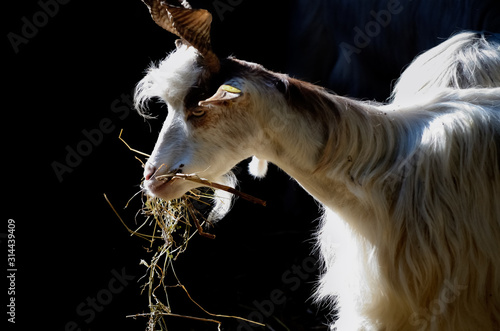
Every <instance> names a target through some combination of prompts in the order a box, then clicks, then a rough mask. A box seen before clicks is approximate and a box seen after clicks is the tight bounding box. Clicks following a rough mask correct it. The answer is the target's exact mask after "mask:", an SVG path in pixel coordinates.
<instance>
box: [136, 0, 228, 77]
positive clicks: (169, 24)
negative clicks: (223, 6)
mask: <svg viewBox="0 0 500 331" xmlns="http://www.w3.org/2000/svg"><path fill="white" fill-rule="evenodd" d="M142 1H143V2H144V3H145V4H146V6H148V8H149V12H150V13H151V17H152V18H153V20H154V21H155V22H156V24H158V25H159V26H161V27H162V28H164V29H165V30H167V31H169V32H171V33H173V34H175V35H177V36H179V37H181V38H182V39H184V40H185V41H187V42H188V43H189V44H190V45H191V46H193V47H194V48H196V49H197V50H198V52H200V54H201V55H202V56H203V58H204V59H205V65H206V66H207V68H208V70H209V71H210V72H217V71H219V69H220V62H219V59H218V58H217V56H216V55H215V54H214V52H213V51H212V46H211V43H210V25H211V23H212V14H210V12H208V11H207V10H205V9H192V8H191V6H190V5H189V3H188V2H187V1H186V0H184V1H178V2H180V6H175V5H172V4H169V3H166V2H165V1H159V0H142Z"/></svg>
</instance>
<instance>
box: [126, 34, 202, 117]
mask: <svg viewBox="0 0 500 331" xmlns="http://www.w3.org/2000/svg"><path fill="white" fill-rule="evenodd" d="M198 56H199V55H198V52H197V51H196V49H194V48H193V47H191V46H189V45H185V44H181V43H180V44H178V45H177V48H176V49H175V50H174V51H172V52H171V53H170V54H168V56H167V57H166V58H165V59H164V60H163V61H161V62H160V63H159V64H151V65H150V67H149V69H148V70H147V73H146V76H145V77H144V78H143V79H142V80H141V81H140V82H139V83H138V84H137V86H136V89H135V94H134V105H135V108H136V109H137V111H138V112H139V113H140V114H141V115H143V116H144V117H150V116H149V112H148V101H149V100H151V99H159V100H161V101H163V102H166V103H168V104H170V105H173V106H178V105H180V104H182V103H183V102H184V98H185V97H186V95H187V93H188V91H189V90H190V89H191V88H192V87H193V86H195V85H196V83H197V81H198V79H199V76H200V75H201V73H202V71H203V68H202V67H200V66H199V65H198Z"/></svg>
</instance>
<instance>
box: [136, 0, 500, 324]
mask: <svg viewBox="0 0 500 331" xmlns="http://www.w3.org/2000/svg"><path fill="white" fill-rule="evenodd" d="M146 3H147V4H148V6H149V7H150V10H151V13H152V15H153V18H154V19H155V21H157V22H158V23H159V24H160V25H162V26H163V27H165V28H166V29H168V30H169V31H171V32H174V33H176V34H178V35H179V36H181V37H182V38H183V39H185V42H184V43H178V45H177V49H176V50H175V51H174V52H173V53H171V54H170V55H169V56H168V57H167V58H166V59H165V60H164V61H162V62H161V63H160V64H159V65H158V66H153V67H151V68H150V69H149V71H148V73H147V75H146V77H144V79H143V80H142V81H141V82H140V83H139V85H138V88H137V91H136V96H135V101H136V105H137V107H138V108H139V109H144V105H145V103H146V102H147V101H148V100H149V99H150V98H159V99H161V100H163V101H164V102H166V104H167V105H168V109H169V111H168V116H167V119H166V120H165V123H164V126H163V128H162V130H161V132H160V135H159V138H158V141H157V143H156V146H155V148H154V150H153V152H152V154H151V157H150V159H149V160H148V162H147V164H146V168H145V172H144V177H145V182H144V189H145V191H146V192H147V193H148V194H152V195H156V196H158V197H161V198H164V199H172V198H177V197H180V196H182V195H183V194H184V193H185V192H187V191H188V190H190V189H192V188H194V187H196V186H197V184H195V183H192V182H188V181H183V180H176V179H174V180H170V181H160V180H158V179H157V178H158V176H160V175H164V174H167V173H172V172H180V171H183V172H185V173H197V174H198V175H200V176H202V177H205V178H208V179H210V180H213V181H223V180H224V179H225V178H227V174H229V173H230V172H231V169H232V168H233V167H234V166H235V165H236V164H237V163H239V162H240V161H242V160H244V159H246V158H248V157H250V156H255V157H256V158H255V159H254V161H253V162H252V165H253V166H256V167H252V169H251V170H253V171H254V173H255V174H256V175H257V176H263V175H264V174H265V164H266V163H265V162H266V161H263V160H267V161H270V162H272V163H274V164H276V165H277V166H279V167H280V168H282V169H283V170H285V171H286V172H287V173H288V174H289V175H290V176H292V177H293V178H295V179H296V180H297V181H298V182H299V183H300V184H301V185H302V186H303V187H304V189H306V190H307V191H308V192H309V193H310V194H311V195H312V196H314V197H315V198H316V199H317V200H318V201H320V202H321V203H322V204H323V206H324V208H325V217H324V220H323V224H322V227H321V230H320V231H319V232H318V239H319V249H320V252H321V254H322V256H323V259H324V262H325V263H324V264H325V271H324V275H323V277H322V279H321V281H320V283H319V286H318V291H317V293H318V297H320V298H327V299H331V300H332V302H333V301H335V302H336V303H337V308H338V309H340V319H339V321H338V322H337V324H336V325H337V326H338V328H339V330H497V329H499V328H500V263H499V262H500V240H499V238H500V203H499V202H500V88H487V89H486V88H485V89H466V90H452V89H440V90H439V92H438V93H430V92H429V93H426V94H424V95H422V97H421V98H420V100H419V101H418V102H413V103H412V104H406V105H396V104H391V105H385V106H384V105H377V104H371V103H367V102H361V101H357V100H352V99H349V98H345V97H341V96H337V95H334V94H331V93H328V92H327V91H326V90H324V89H323V88H321V87H318V86H314V85H312V84H309V83H305V82H301V81H298V80H295V79H293V78H290V77H288V76H286V75H283V74H278V73H273V72H270V71H268V70H266V69H264V68H263V67H262V66H260V65H258V64H254V63H249V62H245V61H241V60H237V59H234V58H228V59H225V60H222V61H218V60H217V58H216V57H215V55H214V53H213V52H212V51H211V48H210V47H209V40H208V41H207V40H206V38H207V37H206V36H207V35H209V33H207V31H206V29H209V27H210V24H209V22H210V16H209V14H208V16H207V12H206V11H203V10H192V9H190V8H189V7H188V5H186V2H185V1H184V2H183V6H184V7H174V6H171V5H168V4H165V3H164V2H159V1H146ZM165 13H167V14H165ZM190 15H192V16H190ZM200 21H201V22H200ZM190 22H195V24H196V25H197V26H202V27H203V28H199V29H198V30H202V31H196V29H194V28H193V27H192V26H189V24H190ZM207 22H208V24H207ZM186 26H188V27H189V28H187V27H186ZM207 26H208V28H207ZM183 31H188V32H186V33H188V34H184V32H183ZM193 31H195V32H193ZM200 36H202V37H200ZM200 40H201V41H200ZM186 43H189V44H191V45H192V46H193V47H190V46H188V45H186ZM207 45H208V46H207ZM216 60H217V61H216Z"/></svg>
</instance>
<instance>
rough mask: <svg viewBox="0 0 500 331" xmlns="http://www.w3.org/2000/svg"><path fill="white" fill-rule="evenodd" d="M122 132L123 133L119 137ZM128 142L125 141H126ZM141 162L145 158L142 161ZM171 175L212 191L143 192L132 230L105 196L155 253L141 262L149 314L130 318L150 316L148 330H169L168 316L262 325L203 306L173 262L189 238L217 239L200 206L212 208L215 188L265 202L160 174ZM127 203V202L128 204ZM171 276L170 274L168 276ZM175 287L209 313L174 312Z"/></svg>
mask: <svg viewBox="0 0 500 331" xmlns="http://www.w3.org/2000/svg"><path fill="white" fill-rule="evenodd" d="M121 134H122V132H120V136H119V138H120V140H122V141H123V139H122V138H121ZM123 142H124V143H125V141H123ZM125 144H126V145H127V147H128V148H129V149H130V150H131V151H133V152H137V153H139V154H141V155H146V154H144V153H142V152H139V151H137V150H134V149H132V148H130V146H129V145H128V144H127V143H125ZM141 162H142V161H141ZM170 178H177V179H183V180H191V181H195V182H197V183H199V184H200V185H202V186H205V187H209V188H211V189H212V190H193V191H190V192H188V193H187V194H186V195H184V196H183V197H182V198H180V199H175V200H171V201H165V200H162V199H159V198H156V197H150V196H146V195H143V194H141V197H142V200H143V201H142V202H143V207H142V209H141V210H140V213H139V214H138V217H136V220H137V218H141V219H143V220H142V222H139V223H136V224H140V225H139V226H137V228H135V229H131V228H130V227H129V226H128V225H127V224H126V222H125V221H124V220H123V219H122V217H121V216H120V215H119V213H118V212H117V211H116V209H115V208H114V207H113V205H112V204H111V202H110V201H109V199H108V198H107V196H106V195H104V197H105V198H106V200H107V201H108V203H109V205H110V206H111V208H112V209H113V211H114V212H115V214H116V215H117V216H118V218H119V219H120V221H121V222H122V224H123V225H124V226H125V227H126V229H127V230H128V231H129V232H130V233H131V235H134V236H138V237H140V238H143V239H145V240H147V241H148V242H149V248H148V251H149V252H152V253H153V256H152V257H151V259H150V261H149V263H148V262H146V261H145V260H141V262H140V263H141V265H144V266H145V267H146V268H147V270H146V273H145V275H144V276H143V277H142V279H144V280H145V283H144V284H143V285H142V293H147V295H148V299H149V313H143V314H136V315H131V316H128V317H134V318H136V317H140V316H142V317H148V324H147V330H148V331H153V330H167V324H166V321H165V317H168V316H171V317H182V318H187V319H193V320H199V321H204V322H209V323H214V324H216V325H217V329H218V330H220V327H221V325H222V322H221V321H219V320H218V319H221V318H234V319H239V320H243V321H246V322H249V323H254V324H258V325H261V326H263V325H262V324H260V323H256V322H253V321H249V320H246V319H244V318H241V317H236V316H228V315H220V314H212V313H210V312H208V311H207V310H205V309H204V308H203V307H202V306H200V305H199V304H198V303H197V302H196V301H195V300H194V299H193V298H192V297H191V295H190V294H189V292H188V291H187V289H186V287H185V286H184V285H182V283H181V281H180V280H179V278H178V277H177V274H176V273H175V269H174V262H175V261H176V260H177V259H178V258H179V256H180V255H181V254H182V253H183V252H184V251H185V250H186V249H187V247H188V244H189V242H190V240H191V239H192V238H193V237H194V236H195V235H197V234H199V235H202V236H204V237H207V238H210V239H215V236H214V235H213V234H210V233H207V232H205V230H203V225H204V224H205V223H206V222H207V221H206V219H205V217H204V215H203V213H202V212H201V211H199V209H197V208H195V205H197V206H206V207H207V209H210V207H211V202H210V200H211V199H214V198H215V196H214V192H215V190H224V191H227V192H230V193H232V194H236V195H238V196H240V197H242V198H244V199H247V200H249V201H251V202H254V203H258V204H261V205H265V201H262V200H260V199H257V198H255V197H252V196H250V195H247V194H244V193H242V192H239V191H237V190H235V189H234V188H232V187H228V186H225V185H221V184H218V183H212V182H210V181H208V180H206V179H203V178H200V177H198V176H196V175H187V174H171V175H167V176H163V177H159V178H158V179H159V180H162V179H163V180H167V179H170ZM127 205H128V204H127ZM169 275H171V276H169ZM167 276H169V278H168V279H170V281H172V280H171V279H173V280H174V281H175V283H174V284H167ZM172 287H177V288H181V289H182V290H183V291H184V292H185V294H186V296H187V297H188V298H189V299H190V300H191V301H192V302H193V303H194V304H195V305H196V306H197V307H198V308H199V309H200V310H201V311H202V312H203V313H204V314H206V315H208V316H209V317H208V318H205V317H198V316H186V315H180V314H177V313H175V312H174V307H173V305H172V302H171V301H170V299H169V295H168V289H170V288H172Z"/></svg>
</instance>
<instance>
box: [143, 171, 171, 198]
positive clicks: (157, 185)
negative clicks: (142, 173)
mask: <svg viewBox="0 0 500 331" xmlns="http://www.w3.org/2000/svg"><path fill="white" fill-rule="evenodd" d="M174 175H175V174H167V175H160V176H154V177H152V178H151V179H147V180H145V181H144V182H143V183H142V184H141V188H142V189H143V190H144V191H146V193H148V194H150V195H153V196H157V197H162V192H164V191H165V190H166V189H168V186H171V185H172V184H173V183H174V182H175V181H176V178H175V177H174Z"/></svg>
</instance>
